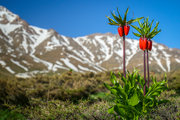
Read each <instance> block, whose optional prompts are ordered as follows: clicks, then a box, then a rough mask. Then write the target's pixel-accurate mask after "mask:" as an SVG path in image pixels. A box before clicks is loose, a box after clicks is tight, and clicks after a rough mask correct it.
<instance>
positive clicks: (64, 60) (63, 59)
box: [61, 58, 78, 72]
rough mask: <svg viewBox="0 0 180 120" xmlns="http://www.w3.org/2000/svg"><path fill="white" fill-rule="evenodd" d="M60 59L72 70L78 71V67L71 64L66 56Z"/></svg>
mask: <svg viewBox="0 0 180 120" xmlns="http://www.w3.org/2000/svg"><path fill="white" fill-rule="evenodd" d="M61 60H62V61H63V62H64V64H65V65H67V66H68V67H69V68H71V69H73V70H74V71H77V72H78V69H77V68H76V67H75V66H74V65H73V64H72V63H70V61H69V59H68V58H61Z"/></svg>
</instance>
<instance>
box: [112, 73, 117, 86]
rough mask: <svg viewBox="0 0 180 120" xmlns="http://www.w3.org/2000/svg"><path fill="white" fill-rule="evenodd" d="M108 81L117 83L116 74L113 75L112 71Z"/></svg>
mask: <svg viewBox="0 0 180 120" xmlns="http://www.w3.org/2000/svg"><path fill="white" fill-rule="evenodd" d="M110 81H111V82H112V84H114V85H115V84H116V83H117V79H116V76H115V75H114V73H113V72H111V79H110Z"/></svg>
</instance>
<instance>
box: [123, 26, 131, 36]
mask: <svg viewBox="0 0 180 120" xmlns="http://www.w3.org/2000/svg"><path fill="white" fill-rule="evenodd" d="M129 29H130V26H129V25H125V26H124V34H125V35H128V33H129Z"/></svg>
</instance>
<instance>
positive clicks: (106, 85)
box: [104, 83, 112, 90]
mask: <svg viewBox="0 0 180 120" xmlns="http://www.w3.org/2000/svg"><path fill="white" fill-rule="evenodd" d="M104 86H105V87H106V88H107V89H108V90H110V89H111V88H112V87H111V86H110V85H108V84H106V83H104Z"/></svg>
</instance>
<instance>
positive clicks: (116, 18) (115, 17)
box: [111, 12, 122, 24]
mask: <svg viewBox="0 0 180 120" xmlns="http://www.w3.org/2000/svg"><path fill="white" fill-rule="evenodd" d="M111 15H112V16H113V17H114V19H115V20H116V21H117V22H118V23H119V24H122V23H121V21H120V19H119V18H118V17H117V16H116V15H115V13H112V12H111Z"/></svg>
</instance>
